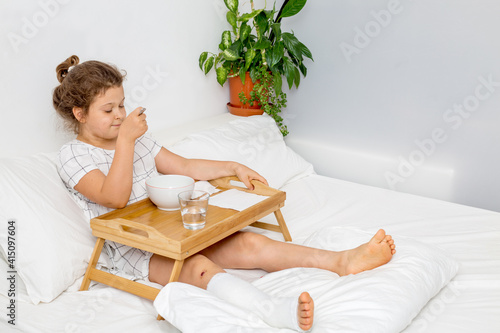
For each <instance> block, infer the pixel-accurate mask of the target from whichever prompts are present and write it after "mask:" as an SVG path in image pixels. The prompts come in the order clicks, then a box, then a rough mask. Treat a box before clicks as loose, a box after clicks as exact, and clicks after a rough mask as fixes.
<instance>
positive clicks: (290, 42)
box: [281, 32, 303, 62]
mask: <svg viewBox="0 0 500 333" xmlns="http://www.w3.org/2000/svg"><path fill="white" fill-rule="evenodd" d="M281 37H282V38H283V43H285V47H286V49H287V50H288V52H290V53H291V54H292V55H293V56H294V57H295V58H297V60H298V61H299V62H302V59H303V57H302V50H301V49H300V47H299V44H300V42H299V40H298V39H297V37H295V36H294V35H292V34H291V33H289V32H284V33H282V34H281Z"/></svg>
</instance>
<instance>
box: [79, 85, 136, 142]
mask: <svg viewBox="0 0 500 333" xmlns="http://www.w3.org/2000/svg"><path fill="white" fill-rule="evenodd" d="M124 100H125V96H124V93H123V87H122V86H120V87H111V88H108V89H107V90H106V91H105V92H104V94H101V95H99V96H97V97H96V98H95V100H94V101H93V102H92V104H90V107H89V111H88V113H87V115H85V116H83V117H82V116H80V117H79V116H78V115H77V113H78V110H76V111H74V112H76V113H75V116H76V118H77V119H79V121H80V132H79V133H78V137H77V138H78V139H79V140H80V141H83V142H86V143H90V144H92V145H94V146H96V147H101V148H105V149H114V144H115V142H116V138H117V137H118V132H119V130H120V125H121V124H122V122H123V121H124V120H125V118H126V116H127V113H126V111H125V107H124V105H123V102H124ZM80 111H81V110H80Z"/></svg>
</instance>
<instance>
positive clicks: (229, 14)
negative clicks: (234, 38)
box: [226, 12, 237, 30]
mask: <svg viewBox="0 0 500 333" xmlns="http://www.w3.org/2000/svg"><path fill="white" fill-rule="evenodd" d="M226 19H227V22H229V24H230V25H231V26H232V27H233V29H234V30H236V28H237V25H236V14H235V13H233V12H227V14H226Z"/></svg>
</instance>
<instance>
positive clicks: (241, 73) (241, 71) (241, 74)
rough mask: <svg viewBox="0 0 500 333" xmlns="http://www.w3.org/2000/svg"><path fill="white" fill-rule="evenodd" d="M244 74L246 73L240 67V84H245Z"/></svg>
mask: <svg viewBox="0 0 500 333" xmlns="http://www.w3.org/2000/svg"><path fill="white" fill-rule="evenodd" d="M246 73H247V71H246V70H245V68H244V67H241V68H240V72H239V73H238V74H239V75H240V80H241V84H245V77H246Z"/></svg>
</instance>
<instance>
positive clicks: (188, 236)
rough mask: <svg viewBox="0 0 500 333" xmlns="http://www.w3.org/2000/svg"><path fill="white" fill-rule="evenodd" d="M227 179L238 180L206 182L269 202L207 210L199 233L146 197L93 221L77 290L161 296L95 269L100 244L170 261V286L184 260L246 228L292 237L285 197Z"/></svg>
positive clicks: (286, 237)
mask: <svg viewBox="0 0 500 333" xmlns="http://www.w3.org/2000/svg"><path fill="white" fill-rule="evenodd" d="M231 180H235V181H238V178H236V177H224V178H219V179H215V180H211V181H210V183H211V184H212V185H214V186H217V187H218V188H219V189H221V190H222V191H224V190H228V189H231V188H235V189H238V190H241V191H246V192H249V193H254V194H260V195H264V196H267V197H268V198H267V199H265V200H263V201H261V202H259V203H257V204H255V205H253V206H251V207H249V208H247V209H245V210H242V211H237V210H233V209H228V208H220V207H217V206H211V205H209V206H208V210H207V217H206V223H205V227H204V228H203V229H199V230H188V229H186V228H184V226H183V224H182V219H181V214H180V211H178V210H177V211H172V212H169V211H163V210H160V209H158V208H157V207H156V206H155V205H154V204H153V203H152V202H151V200H149V198H147V199H144V200H141V201H138V202H136V203H133V204H131V205H129V206H127V207H125V208H122V209H117V210H114V211H112V212H109V213H107V214H103V215H101V216H98V217H96V218H93V219H92V220H91V221H90V226H91V228H92V234H93V235H94V236H96V237H97V241H96V244H95V246H94V251H93V252H92V256H91V258H90V262H89V265H88V267H87V271H86V272H85V276H84V278H83V282H82V285H81V287H80V290H87V289H88V288H89V285H90V281H91V280H93V281H97V282H100V283H104V284H106V285H109V286H111V287H114V288H117V289H120V290H124V291H127V292H130V293H132V294H134V295H137V296H141V297H144V298H147V299H150V300H154V299H155V298H156V296H157V294H158V293H159V292H160V290H159V289H157V288H154V287H150V286H148V285H145V284H142V283H138V282H134V281H131V280H128V279H125V278H122V277H119V276H117V275H113V274H111V273H108V272H104V271H101V270H99V269H97V268H96V265H97V261H98V259H99V256H100V254H101V251H102V248H103V245H104V241H105V240H110V241H115V242H117V243H120V244H124V245H128V246H131V247H135V248H139V249H141V250H146V251H149V252H152V253H156V254H159V255H162V256H165V257H168V258H172V259H174V260H175V264H174V268H173V270H172V274H171V276H170V279H169V282H173V281H177V280H178V278H179V274H180V272H181V269H182V265H183V263H184V260H185V259H186V258H188V257H190V256H192V255H193V254H195V253H197V252H199V251H201V250H203V249H205V248H207V247H209V246H210V245H212V244H214V243H216V242H218V241H220V240H221V239H224V238H226V237H228V236H230V235H232V234H233V233H235V232H237V231H238V230H241V229H243V228H245V227H247V226H249V225H251V226H254V227H258V228H263V229H268V230H272V231H277V232H281V233H282V234H283V237H284V238H285V240H286V241H291V240H292V238H291V237H290V233H289V232H288V228H287V226H286V223H285V220H284V219H283V215H282V214H281V211H280V208H281V207H283V206H284V205H285V198H286V194H285V192H282V191H279V190H276V189H273V188H271V187H268V186H266V185H264V184H262V183H261V182H258V181H252V184H253V185H254V186H255V189H254V190H253V191H250V190H248V189H246V188H241V187H238V186H233V185H231V184H230V181H231ZM218 193H221V192H218ZM213 195H217V193H216V194H213ZM209 203H210V201H209ZM271 213H274V215H275V217H276V219H277V221H278V225H275V224H269V223H263V222H258V221H257V220H258V219H260V218H262V217H264V216H267V215H269V214H271Z"/></svg>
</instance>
